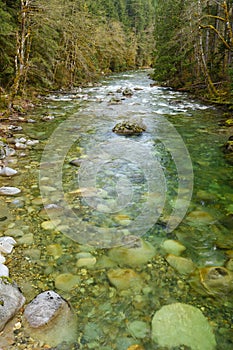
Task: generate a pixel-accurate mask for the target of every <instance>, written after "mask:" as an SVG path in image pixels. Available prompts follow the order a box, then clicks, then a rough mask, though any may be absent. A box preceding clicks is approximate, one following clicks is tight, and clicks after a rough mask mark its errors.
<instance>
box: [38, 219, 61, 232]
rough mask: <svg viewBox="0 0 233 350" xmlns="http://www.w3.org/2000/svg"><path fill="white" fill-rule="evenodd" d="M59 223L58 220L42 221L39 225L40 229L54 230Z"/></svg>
mask: <svg viewBox="0 0 233 350" xmlns="http://www.w3.org/2000/svg"><path fill="white" fill-rule="evenodd" d="M60 223H61V220H60V219H54V220H48V221H44V222H42V224H41V227H42V228H43V229H44V230H54V229H55V228H56V227H57V226H58V225H59V224H60Z"/></svg>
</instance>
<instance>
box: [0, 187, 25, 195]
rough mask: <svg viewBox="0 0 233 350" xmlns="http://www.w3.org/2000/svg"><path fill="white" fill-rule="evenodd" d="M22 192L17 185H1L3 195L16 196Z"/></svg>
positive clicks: (0, 192) (0, 193)
mask: <svg viewBox="0 0 233 350" xmlns="http://www.w3.org/2000/svg"><path fill="white" fill-rule="evenodd" d="M20 192H21V190H20V189H19V188H17V187H7V186H2V187H0V195H3V196H14V195H16V194H18V193H20Z"/></svg>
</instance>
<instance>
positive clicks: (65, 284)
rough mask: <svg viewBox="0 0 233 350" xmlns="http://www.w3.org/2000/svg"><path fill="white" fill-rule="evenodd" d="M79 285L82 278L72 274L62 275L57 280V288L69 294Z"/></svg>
mask: <svg viewBox="0 0 233 350" xmlns="http://www.w3.org/2000/svg"><path fill="white" fill-rule="evenodd" d="M79 284H80V277H79V276H76V275H73V274H72V273H62V274H60V275H58V276H57V277H56V279H55V287H56V288H57V289H60V290H63V291H65V292H69V291H70V290H71V289H73V288H74V287H76V286H77V285H79Z"/></svg>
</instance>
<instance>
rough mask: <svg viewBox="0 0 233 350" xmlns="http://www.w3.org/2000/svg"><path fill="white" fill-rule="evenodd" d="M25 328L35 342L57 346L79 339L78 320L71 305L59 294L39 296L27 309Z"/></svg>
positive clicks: (50, 292)
mask: <svg viewBox="0 0 233 350" xmlns="http://www.w3.org/2000/svg"><path fill="white" fill-rule="evenodd" d="M24 328H25V332H26V334H28V335H29V336H30V337H33V338H34V339H35V340H38V341H41V342H44V343H47V344H49V345H50V346H57V345H58V344H60V343H62V342H63V341H64V340H65V341H66V342H67V343H72V342H74V341H75V339H76V337H77V320H76V317H75V315H74V314H73V312H72V310H71V308H70V306H69V304H68V303H67V302H66V301H65V300H64V299H63V298H62V297H61V296H60V295H59V294H57V293H55V292H53V291H46V292H43V293H41V294H39V295H38V296H37V297H36V298H35V299H33V300H32V301H31V302H30V303H29V304H28V305H27V306H26V308H25V311H24Z"/></svg>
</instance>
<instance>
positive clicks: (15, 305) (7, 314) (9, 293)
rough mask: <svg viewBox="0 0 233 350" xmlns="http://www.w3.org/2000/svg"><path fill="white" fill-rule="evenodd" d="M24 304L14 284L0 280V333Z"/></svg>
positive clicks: (23, 299) (22, 297)
mask: <svg viewBox="0 0 233 350" xmlns="http://www.w3.org/2000/svg"><path fill="white" fill-rule="evenodd" d="M24 303H25V298H24V296H23V295H22V293H21V292H20V290H19V289H18V287H17V285H16V284H15V283H9V282H7V280H6V279H2V278H0V331H1V330H2V329H3V328H4V327H5V325H6V323H7V322H8V321H9V320H10V319H11V318H12V317H14V316H15V314H16V313H17V312H18V311H19V309H20V308H21V307H22V306H23V304H24Z"/></svg>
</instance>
